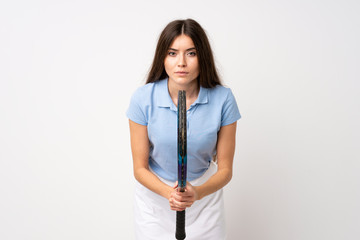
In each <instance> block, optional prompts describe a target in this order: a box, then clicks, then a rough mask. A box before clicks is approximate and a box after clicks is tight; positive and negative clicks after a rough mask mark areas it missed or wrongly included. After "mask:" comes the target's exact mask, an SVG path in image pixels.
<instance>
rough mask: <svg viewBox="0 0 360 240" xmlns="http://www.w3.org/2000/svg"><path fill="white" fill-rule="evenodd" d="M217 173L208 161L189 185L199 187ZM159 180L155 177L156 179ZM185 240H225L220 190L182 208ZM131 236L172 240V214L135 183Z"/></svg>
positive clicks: (164, 201)
mask: <svg viewBox="0 0 360 240" xmlns="http://www.w3.org/2000/svg"><path fill="white" fill-rule="evenodd" d="M216 171H217V165H216V163H214V162H211V164H210V167H209V169H208V170H207V171H206V172H205V173H204V175H203V176H201V177H200V178H197V179H195V180H193V181H190V183H191V184H192V185H193V186H199V185H201V184H203V183H204V182H206V181H207V180H208V179H209V178H210V177H211V176H212V175H213V174H215V173H216ZM158 177H159V176H158ZM159 178H160V180H161V181H163V182H164V183H166V184H168V185H169V186H174V184H175V183H174V182H170V181H167V180H165V179H163V178H161V177H159ZM185 215H186V219H185V232H186V240H203V239H204V240H205V239H206V240H213V239H214V240H223V239H225V236H226V234H225V216H224V201H223V190H222V189H220V190H219V191H217V192H215V193H213V194H210V195H208V196H206V197H204V198H203V199H201V200H198V201H195V202H194V204H193V205H192V206H191V207H190V208H187V209H186V213H185ZM134 218H135V236H136V239H137V240H153V239H154V240H155V239H156V240H171V239H175V228H176V226H175V225H176V211H173V210H171V209H170V205H169V201H168V200H167V199H166V198H164V197H162V196H160V195H158V194H156V193H154V192H152V191H151V190H149V189H147V188H146V187H144V186H143V185H142V184H140V183H139V182H137V181H136V186H135V203H134Z"/></svg>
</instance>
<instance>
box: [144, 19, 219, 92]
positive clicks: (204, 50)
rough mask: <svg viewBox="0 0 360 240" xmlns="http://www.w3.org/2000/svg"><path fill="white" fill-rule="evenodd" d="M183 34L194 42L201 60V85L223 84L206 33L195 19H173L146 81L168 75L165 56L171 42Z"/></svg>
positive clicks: (156, 79)
mask: <svg viewBox="0 0 360 240" xmlns="http://www.w3.org/2000/svg"><path fill="white" fill-rule="evenodd" d="M182 34H185V35H187V36H189V37H190V38H191V39H192V41H193V42H194V45H195V48H196V54H197V56H198V61H199V72H200V74H199V77H198V82H199V85H200V86H202V87H205V88H213V87H215V86H216V85H222V84H221V81H220V78H219V74H218V73H217V70H216V67H215V61H214V56H213V53H212V50H211V47H210V43H209V40H208V38H207V36H206V33H205V31H204V29H203V28H202V27H201V26H200V24H199V23H197V22H196V21H195V20H193V19H186V20H175V21H172V22H170V23H169V24H168V25H167V26H166V27H165V28H164V30H163V31H162V32H161V34H160V37H159V40H158V43H157V46H156V51H155V56H154V60H153V63H152V65H151V68H150V71H149V74H148V77H147V80H146V83H151V82H156V81H159V80H161V79H164V78H167V77H168V75H167V73H166V71H165V67H164V61H165V57H166V55H167V53H168V49H169V47H170V45H171V43H172V42H173V41H174V39H175V38H176V37H178V36H180V35H182Z"/></svg>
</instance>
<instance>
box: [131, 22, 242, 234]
mask: <svg viewBox="0 0 360 240" xmlns="http://www.w3.org/2000/svg"><path fill="white" fill-rule="evenodd" d="M179 90H185V91H186V106H187V145H188V148H187V162H188V166H187V169H188V170H187V178H188V183H187V185H186V190H185V192H179V191H177V190H176V189H177V188H176V186H177V183H176V179H177V162H178V158H177V99H178V91H179ZM127 116H128V118H129V124H130V135H131V149H132V155H133V165H134V176H135V178H136V180H137V185H136V189H135V207H134V214H135V215H134V216H135V231H136V239H139V240H148V239H156V240H162V239H164V240H169V239H175V222H176V212H175V211H182V210H184V209H186V235H187V238H186V239H189V240H191V239H196V240H201V239H207V240H209V239H216V240H221V239H225V235H226V234H225V225H224V207H223V193H222V188H223V187H224V186H225V185H226V184H227V183H228V182H229V181H230V179H231V177H232V167H233V157H234V151H235V135H236V134H235V133H236V121H237V120H238V119H240V113H239V110H238V107H237V104H236V101H235V98H234V96H233V94H232V92H231V90H230V89H229V88H226V87H223V86H222V84H221V81H220V79H219V77H218V74H217V71H216V67H215V64H214V58H213V54H212V51H211V48H210V44H209V41H208V39H207V36H206V34H205V32H204V30H203V29H202V27H201V26H200V25H199V24H198V23H197V22H196V21H194V20H192V19H186V20H176V21H173V22H170V23H169V24H168V25H167V26H166V27H165V29H164V30H163V31H162V33H161V35H160V38H159V41H158V44H157V47H156V52H155V57H154V60H153V64H152V67H151V70H150V72H149V75H148V78H147V81H146V84H145V85H144V86H142V87H140V88H139V89H138V90H137V91H136V92H135V93H134V94H133V96H132V98H131V102H130V106H129V109H128V111H127Z"/></svg>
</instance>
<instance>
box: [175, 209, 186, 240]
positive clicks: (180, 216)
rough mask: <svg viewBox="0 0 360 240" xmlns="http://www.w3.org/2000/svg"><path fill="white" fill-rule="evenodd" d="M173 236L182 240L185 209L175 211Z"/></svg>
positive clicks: (184, 236) (183, 236)
mask: <svg viewBox="0 0 360 240" xmlns="http://www.w3.org/2000/svg"><path fill="white" fill-rule="evenodd" d="M175 237H176V239H177V240H184V239H185V238H186V234H185V210H184V211H177V212H176V232H175Z"/></svg>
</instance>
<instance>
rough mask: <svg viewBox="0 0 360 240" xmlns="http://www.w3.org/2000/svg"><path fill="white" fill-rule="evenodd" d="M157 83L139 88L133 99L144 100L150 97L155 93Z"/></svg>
mask: <svg viewBox="0 0 360 240" xmlns="http://www.w3.org/2000/svg"><path fill="white" fill-rule="evenodd" d="M154 86H155V83H147V84H145V85H143V86H141V87H138V88H137V89H136V90H135V92H134V93H133V95H132V98H133V99H143V98H145V97H146V96H149V95H150V94H151V92H152V91H153V89H154Z"/></svg>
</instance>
